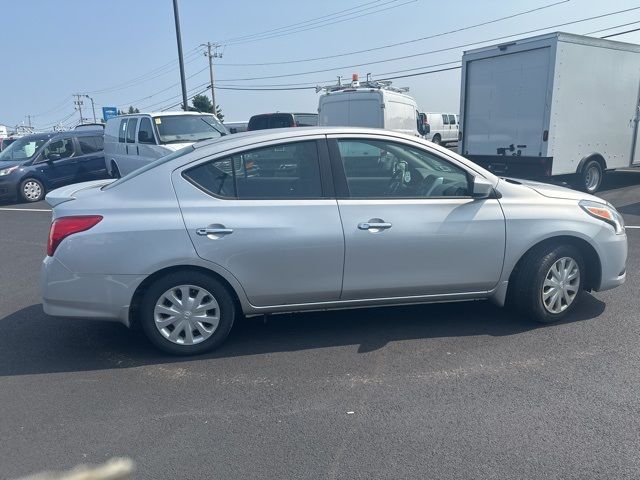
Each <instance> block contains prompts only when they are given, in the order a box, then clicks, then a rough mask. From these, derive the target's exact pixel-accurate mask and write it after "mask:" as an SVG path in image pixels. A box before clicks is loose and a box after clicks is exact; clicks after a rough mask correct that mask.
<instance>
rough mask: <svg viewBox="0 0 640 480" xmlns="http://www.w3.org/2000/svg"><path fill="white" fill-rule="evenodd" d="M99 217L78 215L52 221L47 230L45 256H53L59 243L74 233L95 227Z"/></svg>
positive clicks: (100, 218) (100, 217)
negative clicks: (47, 238)
mask: <svg viewBox="0 0 640 480" xmlns="http://www.w3.org/2000/svg"><path fill="white" fill-rule="evenodd" d="M100 220H102V216H101V215H78V216H75V217H60V218H57V219H55V220H54V221H53V223H52V224H51V229H50V230H49V241H48V242H47V255H49V256H50V257H52V256H53V254H54V252H55V251H56V249H57V248H58V245H60V242H61V241H62V240H64V239H65V238H67V237H68V236H69V235H73V234H74V233H78V232H84V231H85V230H89V229H90V228H92V227H94V226H96V225H97V224H98V223H99V222H100Z"/></svg>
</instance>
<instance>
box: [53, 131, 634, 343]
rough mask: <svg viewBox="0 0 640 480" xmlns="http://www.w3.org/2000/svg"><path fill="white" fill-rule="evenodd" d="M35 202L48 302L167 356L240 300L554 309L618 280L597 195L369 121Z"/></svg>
mask: <svg viewBox="0 0 640 480" xmlns="http://www.w3.org/2000/svg"><path fill="white" fill-rule="evenodd" d="M362 151H366V152H367V154H361V152H362ZM262 166H265V168H261V167H262ZM248 172H253V175H248V174H247V173H248ZM110 182H112V183H110ZM47 201H48V202H49V204H50V205H51V206H52V207H53V218H54V221H53V223H52V225H51V232H50V235H49V244H48V247H47V257H46V258H45V259H44V263H43V267H42V289H43V305H44V310H45V312H46V313H48V314H50V315H55V316H63V317H82V318H89V317H93V318H101V319H105V320H115V321H119V322H122V323H124V324H125V325H129V326H131V325H134V324H137V325H140V326H141V327H142V329H143V330H144V332H145V333H146V335H147V336H148V338H149V340H150V341H151V342H153V343H154V344H155V345H156V346H157V347H159V348H161V349H163V350H165V351H167V352H170V353H174V354H195V353H202V352H205V351H208V350H210V349H212V348H214V347H216V346H218V345H220V344H221V343H222V342H223V341H224V339H225V338H226V336H227V334H228V333H229V331H230V330H231V327H232V325H233V323H234V320H235V319H236V318H238V317H239V316H241V315H242V314H245V315H263V314H268V313H276V312H292V311H301V310H324V309H335V308H352V307H367V306H373V305H396V304H406V303H422V302H441V301H453V300H476V299H490V300H492V301H493V302H495V303H496V304H498V305H503V304H504V303H505V299H506V298H507V297H508V298H510V299H511V302H512V303H513V304H514V305H516V306H518V307H519V308H520V310H521V312H522V313H523V314H524V315H527V316H529V317H531V318H533V319H534V320H537V321H540V322H544V323H549V322H555V321H558V320H560V319H562V318H564V317H565V315H567V314H568V313H569V312H571V311H572V310H573V309H574V308H575V306H576V304H577V303H578V302H579V300H580V297H581V295H582V292H583V291H584V290H607V289H610V288H614V287H616V286H618V285H620V284H622V283H623V282H624V281H625V277H626V273H625V271H626V270H625V262H626V257H627V237H626V234H625V228H624V224H623V221H622V217H621V216H620V214H619V213H618V212H617V211H616V210H615V208H613V207H612V206H611V205H610V204H608V203H607V202H605V201H604V200H601V199H599V198H597V197H593V196H591V195H588V194H585V193H581V192H576V191H573V190H569V189H566V188H562V187H558V186H552V185H545V184H540V183H525V182H518V181H514V180H507V179H500V178H498V177H496V176H495V175H493V174H492V173H490V172H488V171H486V170H484V169H482V168H481V167H479V166H478V165H476V164H474V163H473V162H471V161H470V160H467V159H465V158H463V157H460V156H459V155H457V154H455V153H453V152H451V151H449V150H447V149H445V148H442V147H438V146H436V145H434V144H433V143H431V142H428V141H426V140H423V139H421V138H418V137H415V136H407V135H402V134H397V133H394V132H388V131H382V130H376V129H355V128H326V127H325V128H319V127H316V128H308V129H287V130H278V131H272V132H269V131H262V132H255V133H254V134H244V135H231V136H227V137H224V138H222V139H219V140H217V141H212V142H206V143H205V142H203V143H198V144H195V145H193V146H191V147H188V148H184V149H182V150H180V151H178V152H175V153H173V154H171V155H167V156H166V157H164V158H162V159H161V160H158V161H157V162H155V163H153V164H151V165H147V166H146V167H144V168H142V169H140V170H137V171H136V172H135V173H133V174H131V175H128V176H126V177H124V178H122V179H120V180H116V181H113V180H109V181H106V182H105V181H96V182H90V183H84V184H80V185H76V186H70V187H64V188H61V189H58V190H55V191H53V192H51V193H49V194H48V195H47Z"/></svg>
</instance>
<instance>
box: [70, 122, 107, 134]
mask: <svg viewBox="0 0 640 480" xmlns="http://www.w3.org/2000/svg"><path fill="white" fill-rule="evenodd" d="M73 129H74V130H76V131H77V130H81V131H94V132H95V131H96V130H97V131H99V132H104V123H81V124H79V125H76V126H75V127H73Z"/></svg>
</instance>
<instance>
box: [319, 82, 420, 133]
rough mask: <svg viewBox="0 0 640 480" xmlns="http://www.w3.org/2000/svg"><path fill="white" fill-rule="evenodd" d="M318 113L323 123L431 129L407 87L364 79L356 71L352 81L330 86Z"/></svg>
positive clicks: (402, 130) (414, 130)
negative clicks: (360, 78)
mask: <svg viewBox="0 0 640 480" xmlns="http://www.w3.org/2000/svg"><path fill="white" fill-rule="evenodd" d="M318 113H319V120H318V124H319V125H322V126H336V127H370V128H383V129H386V130H393V131H396V132H400V133H405V134H407V135H416V136H422V135H425V134H427V133H428V125H427V123H426V121H425V118H424V116H423V115H422V116H421V114H420V113H419V112H418V106H417V104H416V101H415V100H414V99H413V97H411V96H410V95H409V94H408V93H407V90H406V89H404V88H394V87H392V86H391V82H370V81H367V82H362V83H361V82H360V81H359V80H358V77H357V75H354V77H353V81H352V82H351V84H350V85H336V86H334V87H328V88H327V89H326V93H324V94H323V95H321V96H320V99H319V101H318ZM425 128H426V129H425Z"/></svg>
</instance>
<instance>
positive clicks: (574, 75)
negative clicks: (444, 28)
mask: <svg viewBox="0 0 640 480" xmlns="http://www.w3.org/2000/svg"><path fill="white" fill-rule="evenodd" d="M639 88H640V45H634V44H629V43H622V42H615V41H611V40H602V39H597V38H592V37H585V36H580V35H572V34H568V33H559V32H558V33H551V34H546V35H540V36H536V37H532V38H527V39H522V40H517V41H514V42H509V43H504V44H501V45H495V46H491V47H484V48H479V49H476V50H471V51H469V52H465V53H464V55H463V57H462V88H461V100H460V102H461V105H460V115H461V121H460V123H461V125H460V131H461V135H460V136H461V141H460V143H459V146H458V149H459V152H460V153H461V154H462V155H464V156H466V157H468V158H470V159H471V160H473V161H475V162H477V163H479V164H480V165H482V166H484V167H487V168H489V170H491V171H493V172H494V173H496V174H499V175H505V176H515V177H534V178H540V177H542V178H549V177H551V176H555V175H572V176H573V177H572V179H573V180H574V181H575V184H576V186H578V187H579V188H581V189H583V190H585V191H587V192H590V193H592V192H595V191H597V190H598V188H599V187H600V184H601V182H602V177H603V173H604V171H605V170H610V169H615V168H622V167H629V166H632V165H638V164H640V150H639V149H638V146H637V136H638V108H639V98H638V92H639Z"/></svg>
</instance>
